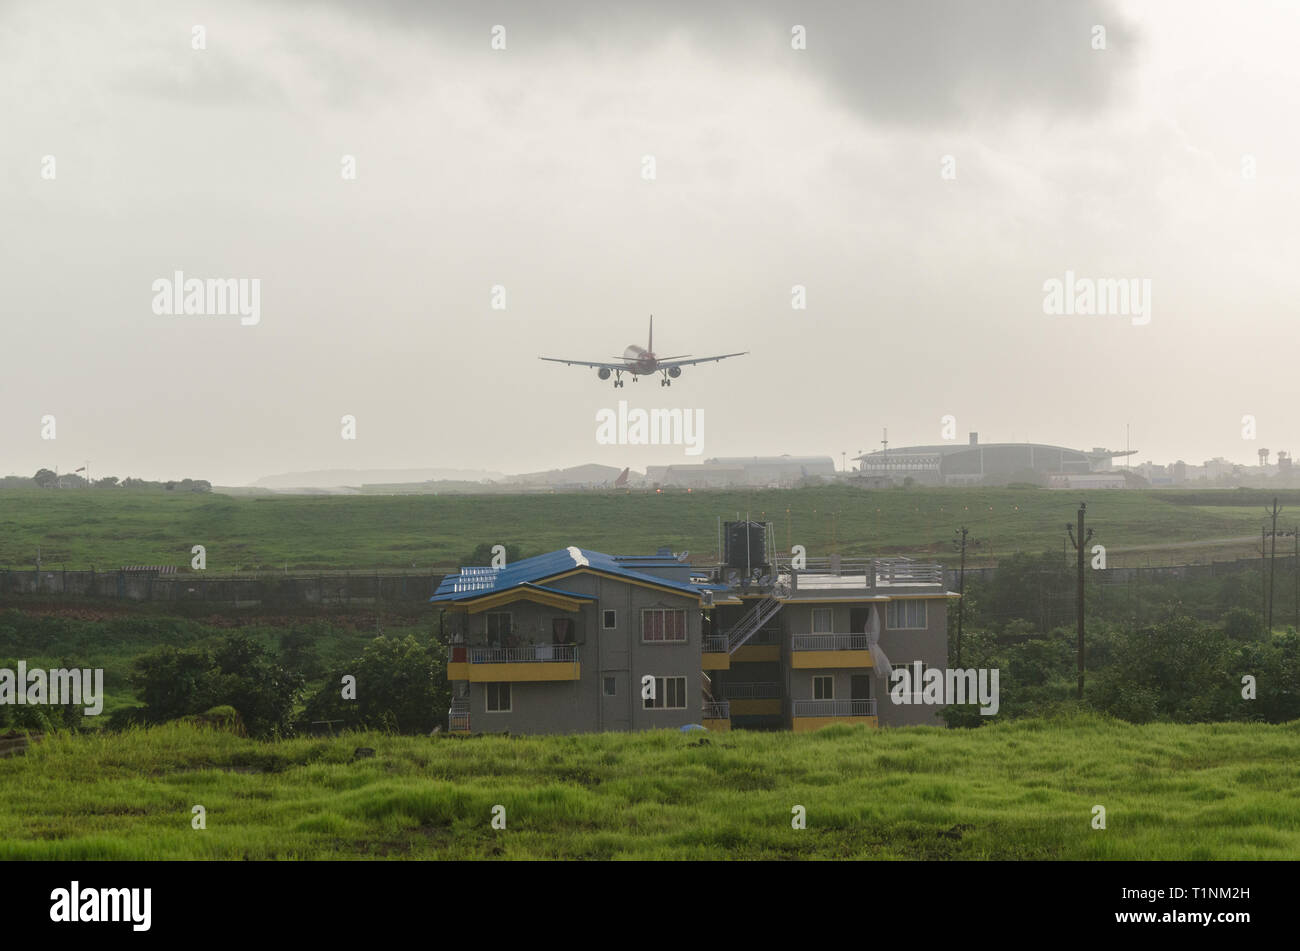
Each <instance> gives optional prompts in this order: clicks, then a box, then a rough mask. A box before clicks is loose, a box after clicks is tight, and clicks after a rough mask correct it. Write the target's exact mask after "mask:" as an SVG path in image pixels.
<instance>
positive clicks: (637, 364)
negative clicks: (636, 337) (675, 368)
mask: <svg viewBox="0 0 1300 951" xmlns="http://www.w3.org/2000/svg"><path fill="white" fill-rule="evenodd" d="M623 362H624V363H626V364H627V368H628V369H629V370H631V371H632V372H633V373H639V374H641V375H643V376H648V375H649V374H651V373H654V372H655V370H656V369H657V368H658V367H659V358H658V357H656V356H655V355H654V353H652V352H651V351H649V350H646V349H645V348H644V347H638V346H637V345H636V344H632V346H630V347H628V348H627V349H626V350H624V351H623Z"/></svg>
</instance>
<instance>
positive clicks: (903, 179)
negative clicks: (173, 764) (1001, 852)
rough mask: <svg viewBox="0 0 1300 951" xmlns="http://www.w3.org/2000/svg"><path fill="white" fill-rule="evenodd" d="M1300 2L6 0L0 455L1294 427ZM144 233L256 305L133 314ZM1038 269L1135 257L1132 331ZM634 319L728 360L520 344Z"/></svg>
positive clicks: (667, 338)
mask: <svg viewBox="0 0 1300 951" xmlns="http://www.w3.org/2000/svg"><path fill="white" fill-rule="evenodd" d="M1225 10H1226V11H1227V12H1225ZM196 24H201V25H203V26H204V28H205V48H204V49H194V48H193V46H192V29H193V27H194V25H196ZM498 24H500V25H503V26H504V27H505V28H506V34H505V35H506V38H507V43H506V48H505V49H496V50H494V49H492V47H491V41H492V29H493V27H494V26H495V25H498ZM795 24H798V25H802V26H805V27H806V34H807V48H806V49H803V50H795V49H792V48H791V29H792V25H795ZM1095 25H1104V26H1105V28H1106V48H1105V49H1104V50H1096V49H1093V48H1092V39H1093V32H1092V31H1093V27H1094V26H1095ZM1297 35H1300V7H1296V6H1294V5H1286V4H1278V3H1268V2H1262V0H1257V2H1246V3H1242V4H1238V5H1235V6H1233V7H1231V8H1224V7H1222V6H1219V5H1216V4H1211V3H1204V2H1175V0H1152V2H1147V3H1143V4H1141V5H1140V6H1137V5H1128V4H1124V5H1119V4H1112V3H1108V2H1104V0H1084V2H1080V3H1075V4H1070V5H1068V6H1067V5H1055V4H1052V5H1048V4H1041V3H1035V2H1030V0H1024V2H1012V3H1006V4H1000V5H998V6H997V7H996V8H991V9H979V8H976V7H974V6H972V5H969V4H963V3H960V2H957V0H943V2H940V0H935V2H918V3H878V4H872V5H870V6H866V5H863V6H861V7H855V8H850V9H846V10H839V9H836V7H835V5H833V4H829V3H816V2H814V3H801V4H794V5H790V4H785V3H777V2H775V0H759V2H751V3H740V2H738V0H736V2H724V3H719V4H714V5H709V6H708V7H707V8H706V9H700V8H698V7H697V6H696V5H693V4H690V3H687V2H685V0H668V2H664V3H659V4H656V5H654V6H646V7H637V8H628V9H609V8H608V7H607V5H602V4H598V3H595V2H589V0H566V2H560V3H557V4H553V5H548V7H547V8H546V9H545V10H542V9H540V8H538V7H537V5H535V4H528V3H522V2H504V3H493V4H491V5H489V6H488V7H487V8H485V9H480V8H478V7H471V6H464V5H453V4H449V3H430V4H425V3H418V2H415V0H377V2H374V3H370V4H367V5H365V6H363V7H353V6H351V5H348V4H343V3H337V2H319V3H312V4H290V3H286V2H282V0H279V2H270V3H261V4H255V3H251V2H246V0H236V2H232V3H229V4H223V5H221V6H220V7H214V6H212V5H209V4H206V3H202V2H195V0H180V2H176V3H169V4H167V5H166V6H165V7H160V6H158V5H154V4H147V3H144V2H139V0H127V2H121V3H115V4H111V5H103V4H98V5H94V6H83V5H81V4H74V3H70V2H66V0H54V2H48V3H37V2H35V0H9V2H5V3H0V104H2V107H3V113H2V114H3V116H4V119H5V131H6V134H5V135H4V136H3V138H0V171H2V172H3V174H0V208H2V209H3V212H4V226H3V227H0V278H3V286H4V288H5V291H6V293H5V294H4V296H3V302H2V303H0V328H2V330H3V338H2V343H0V381H2V382H0V396H2V397H3V405H4V412H3V413H0V445H3V446H4V447H5V448H6V452H5V453H4V455H3V456H0V470H3V472H0V474H16V475H31V474H32V473H34V472H35V471H36V470H37V469H39V468H42V467H48V468H54V467H55V466H57V467H58V468H59V470H60V471H69V470H71V469H73V468H75V467H77V466H80V465H82V464H83V461H84V460H91V468H92V474H93V475H95V476H100V475H110V474H111V475H117V476H120V477H125V476H137V477H142V478H147V479H164V478H166V479H179V478H182V477H191V478H200V479H207V480H209V481H211V482H212V483H214V484H218V485H232V486H235V485H247V484H250V483H252V482H254V481H255V480H257V479H259V478H262V477H266V476H269V475H272V474H275V473H285V472H302V471H309V470H326V469H349V470H373V469H403V468H414V467H419V466H427V467H429V468H458V469H483V470H489V471H497V472H504V473H512V474H513V473H525V472H535V471H543V470H548V469H556V468H565V467H567V466H571V465H577V464H581V463H586V462H596V463H601V464H605V465H611V466H620V467H621V466H631V467H632V468H634V469H637V470H640V471H644V469H645V467H646V466H647V465H664V464H669V463H690V462H700V461H703V460H704V459H707V458H710V457H714V456H744V455H779V454H781V453H789V454H791V455H826V456H830V457H832V458H833V459H834V460H835V462H836V465H837V466H839V465H840V463H841V462H842V455H841V454H842V453H848V455H849V456H850V457H852V456H853V455H856V454H857V453H858V452H859V451H871V450H872V449H875V448H879V446H880V439H881V431H882V429H883V428H885V427H888V430H889V443H890V445H891V446H900V447H901V446H905V445H914V444H933V443H938V442H941V441H942V440H941V438H940V427H941V425H942V423H941V420H942V418H943V417H945V416H948V415H951V416H953V417H955V426H956V432H957V437H956V438H957V441H958V442H965V440H966V434H967V433H969V432H971V431H975V432H978V433H979V434H980V440H981V442H1000V441H1008V442H1025V441H1033V442H1044V443H1053V444H1059V445H1065V446H1070V447H1073V448H1081V449H1087V448H1091V447H1093V446H1105V447H1108V448H1112V449H1122V448H1123V446H1124V441H1125V427H1126V425H1129V426H1131V429H1130V432H1129V436H1128V439H1129V443H1130V444H1131V446H1132V447H1134V448H1137V449H1139V450H1140V452H1139V453H1138V455H1136V456H1134V457H1133V458H1132V460H1131V461H1132V462H1133V463H1138V462H1142V461H1146V460H1148V459H1149V460H1152V461H1155V462H1172V461H1174V460H1176V459H1183V460H1184V461H1186V462H1188V463H1194V464H1199V463H1201V462H1204V461H1205V460H1207V459H1211V458H1213V457H1216V456H1222V457H1226V458H1228V459H1230V460H1232V461H1234V462H1239V463H1244V464H1254V463H1255V462H1256V461H1257V460H1256V452H1257V450H1258V449H1259V448H1263V447H1268V448H1269V449H1270V450H1271V451H1272V453H1273V457H1274V458H1275V456H1276V453H1277V451H1278V450H1292V449H1295V450H1300V428H1297V425H1296V423H1295V422H1294V421H1293V420H1292V419H1291V417H1290V415H1289V414H1287V412H1286V411H1285V410H1284V407H1285V406H1287V405H1294V404H1296V403H1297V402H1298V401H1300V382H1298V381H1297V380H1296V379H1295V377H1294V374H1291V373H1290V372H1288V371H1287V370H1286V369H1284V368H1280V367H1278V366H1276V365H1275V364H1276V363H1280V362H1281V361H1280V360H1276V359H1274V360H1270V357H1274V356H1275V355H1276V357H1281V356H1283V355H1284V354H1285V353H1286V352H1289V348H1290V346H1291V345H1292V343H1293V341H1294V339H1295V329H1294V322H1295V316H1294V311H1295V304H1294V301H1295V299H1296V298H1297V296H1298V294H1297V284H1298V283H1300V277H1298V276H1297V269H1296V267H1295V264H1294V261H1293V260H1292V258H1293V256H1294V246H1295V242H1294V239H1293V237H1292V235H1293V232H1294V230H1295V222H1296V221H1297V218H1298V217H1300V216H1298V214H1297V212H1300V190H1298V189H1297V177H1296V170H1297V155H1298V154H1300V150H1297V148H1296V137H1297V133H1296V131H1295V124H1294V122H1292V121H1289V120H1287V118H1286V117H1287V116H1294V115H1296V114H1297V113H1300V108H1297V107H1298V106H1300V63H1297V59H1296V57H1295V56H1294V52H1293V45H1294V44H1293V40H1294V37H1295V36H1297ZM47 156H52V157H53V158H54V159H55V160H56V163H57V164H56V168H57V175H56V176H55V177H53V178H46V177H43V176H42V170H43V167H44V163H45V159H46V157H47ZM345 156H351V157H354V158H355V167H356V178H355V180H350V179H345V178H343V177H342V175H341V174H340V168H341V162H342V161H343V160H344V157H345ZM646 156H653V157H654V160H655V163H654V164H655V170H656V177H655V179H654V180H653V181H647V180H645V179H644V178H643V177H642V173H643V168H644V158H645V157H646ZM945 156H950V157H952V160H953V164H952V167H953V168H954V169H955V178H951V179H946V178H944V177H943V176H942V174H941V172H942V171H943V168H944V164H943V163H944V158H945ZM1248 158H1249V160H1250V164H1249V167H1250V168H1251V170H1252V171H1253V173H1254V174H1253V177H1252V176H1251V175H1248V174H1246V173H1245V170H1246V168H1247V164H1248V163H1247V161H1246V160H1247V159H1248ZM178 270H179V271H183V272H184V273H185V275H186V276H190V277H199V278H233V279H250V280H251V279H257V280H259V281H260V294H261V298H260V319H259V320H258V322H257V323H256V324H255V325H245V324H243V323H241V320H240V319H239V318H238V317H237V316H236V317H231V316H220V317H207V316H161V315H159V314H157V313H155V312H154V310H153V307H152V304H153V301H154V298H155V291H154V290H153V282H154V281H156V280H158V279H160V278H167V279H170V277H171V276H172V274H173V273H174V272H175V271H178ZM1067 272H1070V273H1073V274H1074V275H1077V276H1078V277H1080V278H1093V279H1128V278H1132V279H1141V280H1149V281H1150V282H1151V284H1150V286H1151V289H1152V290H1151V298H1150V303H1151V312H1150V321H1149V323H1145V324H1139V323H1137V322H1136V321H1135V320H1131V319H1130V318H1129V317H1128V316H1120V315H1110V316H1081V315H1062V316H1049V315H1047V314H1045V313H1044V282H1046V281H1050V280H1064V279H1065V277H1066V275H1067ZM498 285H499V286H501V287H504V288H505V293H506V307H505V309H504V310H495V309H493V307H492V300H493V297H492V295H493V288H494V286H498ZM794 285H802V286H804V287H805V288H806V293H807V307H806V309H803V310H795V309H792V307H791V299H792V292H791V289H792V287H793V286H794ZM651 313H653V314H654V315H655V344H656V347H655V349H656V350H657V351H658V352H659V353H661V354H679V353H689V354H693V355H696V356H702V355H708V354H715V353H727V352H731V351H735V350H747V351H750V353H749V354H748V355H747V356H743V357H738V358H735V359H732V360H727V361H724V362H722V363H718V364H708V365H705V366H700V367H687V368H686V369H685V371H684V372H683V374H682V376H681V377H680V378H679V379H678V380H676V381H674V384H673V386H672V387H660V386H659V385H657V383H656V380H655V379H654V378H653V377H651V378H645V379H642V380H641V381H640V382H639V383H637V384H636V385H633V384H631V383H629V384H628V385H627V386H626V387H624V388H622V389H618V390H615V389H614V388H612V387H611V385H610V383H609V382H602V381H600V380H598V379H597V378H596V375H595V373H594V371H592V370H589V369H584V368H578V367H565V366H560V365H556V364H549V363H543V362H541V361H539V360H538V359H537V358H538V357H539V356H554V357H573V358H576V359H582V360H602V359H607V358H611V357H614V356H616V355H617V354H620V353H622V351H623V349H624V348H625V347H626V346H627V345H628V344H631V343H637V344H644V343H645V337H646V322H647V317H648V315H649V314H651ZM1247 367H1249V368H1250V370H1247ZM620 400H626V401H628V402H629V404H631V405H632V406H634V407H643V408H651V407H665V408H682V409H684V410H702V411H703V413H704V421H705V423H704V442H703V452H702V454H701V455H699V456H687V455H685V454H684V453H683V452H682V450H681V448H680V447H665V446H629V445H622V446H610V445H601V444H599V443H598V442H597V440H596V438H595V432H596V413H597V411H599V410H601V409H613V408H616V407H617V406H618V402H619V401H620ZM1245 415H1253V416H1255V417H1256V419H1257V421H1258V438H1257V439H1255V440H1248V439H1243V437H1242V417H1243V416H1245ZM46 416H53V417H55V418H56V420H57V438H56V439H55V440H48V439H43V438H42V419H43V418H44V417H46ZM344 416H353V417H355V420H356V437H357V438H356V439H355V440H345V439H343V438H341V436H340V431H341V420H342V417H344Z"/></svg>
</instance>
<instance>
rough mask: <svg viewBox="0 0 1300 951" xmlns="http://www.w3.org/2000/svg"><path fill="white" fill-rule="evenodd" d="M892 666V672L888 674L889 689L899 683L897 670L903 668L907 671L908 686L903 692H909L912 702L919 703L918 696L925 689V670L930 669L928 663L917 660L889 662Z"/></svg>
mask: <svg viewBox="0 0 1300 951" xmlns="http://www.w3.org/2000/svg"><path fill="white" fill-rule="evenodd" d="M890 666H891V667H893V673H892V674H890V676H889V681H888V682H889V689H890V690H891V691H892V690H893V689H894V688H895V687H897V686H898V685H899V683H900V682H901V681H900V678H899V676H898V672H899V671H900V670H904V671H906V672H907V686H908V687H909V688H910V689H909V690H907V691H904V693H907V694H911V696H912V697H913V698H915V699H913V701H912V702H913V703H920V702H921V701H920V699H919V698H920V696H921V694H922V692H923V691H924V690H925V672H926V671H927V670H929V669H930V665H929V664H926V663H923V662H921V661H919V660H911V661H907V662H906V663H902V664H895V663H892V662H891V664H890Z"/></svg>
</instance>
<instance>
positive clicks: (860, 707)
mask: <svg viewBox="0 0 1300 951" xmlns="http://www.w3.org/2000/svg"><path fill="white" fill-rule="evenodd" d="M790 717H791V726H792V727H793V729H794V732H796V733H806V732H808V731H810V730H820V729H821V728H822V727H824V726H830V725H831V724H832V723H860V724H864V725H866V726H879V725H880V724H879V721H878V720H877V719H876V701H875V700H792V701H790Z"/></svg>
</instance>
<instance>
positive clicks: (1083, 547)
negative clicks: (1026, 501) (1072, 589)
mask: <svg viewBox="0 0 1300 951" xmlns="http://www.w3.org/2000/svg"><path fill="white" fill-rule="evenodd" d="M1087 508H1088V503H1087V502H1080V503H1079V534H1078V535H1075V534H1074V528H1073V527H1072V526H1071V525H1070V523H1069V522H1066V523H1065V530H1066V531H1067V532H1068V533H1069V535H1070V541H1071V542H1073V543H1074V552H1075V555H1076V558H1075V563H1076V565H1077V570H1078V593H1077V594H1076V595H1075V599H1074V600H1075V613H1076V615H1077V620H1078V625H1079V639H1078V645H1077V646H1076V648H1075V650H1076V652H1077V653H1078V662H1079V699H1080V700H1082V699H1083V562H1084V558H1085V557H1086V552H1087V548H1088V542H1090V541H1092V529H1091V528H1090V529H1088V531H1087V534H1085V533H1084V525H1083V518H1084V512H1085V510H1086V509H1087Z"/></svg>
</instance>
